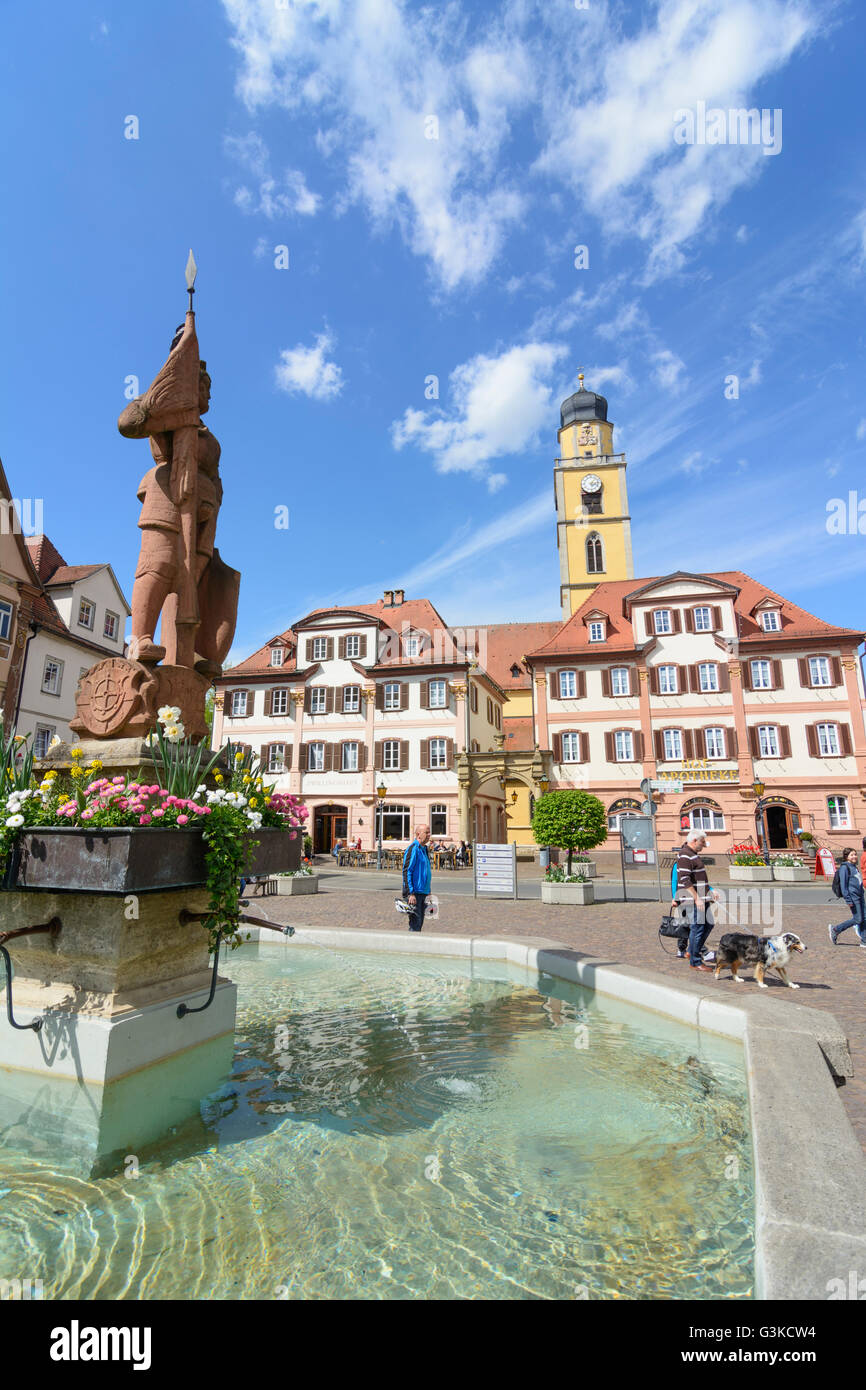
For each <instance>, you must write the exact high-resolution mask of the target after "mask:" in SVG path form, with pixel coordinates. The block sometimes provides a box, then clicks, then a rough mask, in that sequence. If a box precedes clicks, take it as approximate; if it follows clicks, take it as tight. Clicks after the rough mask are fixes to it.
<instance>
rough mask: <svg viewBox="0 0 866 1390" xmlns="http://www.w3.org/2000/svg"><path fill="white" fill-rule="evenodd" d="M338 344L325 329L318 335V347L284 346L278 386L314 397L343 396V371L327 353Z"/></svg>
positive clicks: (278, 374) (276, 375) (276, 369)
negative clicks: (330, 359) (329, 358)
mask: <svg viewBox="0 0 866 1390" xmlns="http://www.w3.org/2000/svg"><path fill="white" fill-rule="evenodd" d="M333 346H334V338H333V336H332V335H331V334H330V333H329V332H328V331H327V330H325V332H324V333H319V334H318V335H317V337H316V345H315V347H304V346H303V344H301V343H298V345H297V346H296V347H293V348H284V349H283V351H282V352H281V353H280V360H279V362H278V363H277V365H276V367H275V368H274V375H275V377H276V381H277V386H278V387H279V388H280V390H281V391H288V392H289V393H290V394H291V395H303V396H309V397H310V398H311V399H312V400H314V401H328V400H332V399H333V398H334V397H335V396H339V394H340V392H341V391H342V389H343V386H344V384H345V383H344V381H343V373H342V370H341V369H340V367H338V366H337V364H336V362H332V361H329V360H328V357H327V354H328V353H329V352H330V351H331V350H332V348H333Z"/></svg>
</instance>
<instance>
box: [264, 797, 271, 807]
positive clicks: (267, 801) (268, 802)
mask: <svg viewBox="0 0 866 1390" xmlns="http://www.w3.org/2000/svg"><path fill="white" fill-rule="evenodd" d="M270 804H271V798H270V797H269V796H266V797H265V805H266V806H270Z"/></svg>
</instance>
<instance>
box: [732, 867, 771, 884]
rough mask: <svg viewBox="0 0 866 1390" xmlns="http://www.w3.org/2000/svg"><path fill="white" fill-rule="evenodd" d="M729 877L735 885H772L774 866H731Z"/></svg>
mask: <svg viewBox="0 0 866 1390" xmlns="http://www.w3.org/2000/svg"><path fill="white" fill-rule="evenodd" d="M728 877H729V878H730V879H731V880H732V881H733V882H734V883H737V882H739V883H771V882H772V879H773V866H772V865H771V864H731V865H730V866H729V868H728Z"/></svg>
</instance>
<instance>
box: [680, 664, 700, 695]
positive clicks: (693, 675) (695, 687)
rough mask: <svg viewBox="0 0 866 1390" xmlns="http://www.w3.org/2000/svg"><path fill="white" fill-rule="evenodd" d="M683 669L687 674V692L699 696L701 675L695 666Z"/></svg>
mask: <svg viewBox="0 0 866 1390" xmlns="http://www.w3.org/2000/svg"><path fill="white" fill-rule="evenodd" d="M683 669H684V670H686V671H688V673H689V690H690V691H691V692H692V694H698V695H699V694H700V693H701V673H700V671H699V670H698V668H697V666H685V667H683Z"/></svg>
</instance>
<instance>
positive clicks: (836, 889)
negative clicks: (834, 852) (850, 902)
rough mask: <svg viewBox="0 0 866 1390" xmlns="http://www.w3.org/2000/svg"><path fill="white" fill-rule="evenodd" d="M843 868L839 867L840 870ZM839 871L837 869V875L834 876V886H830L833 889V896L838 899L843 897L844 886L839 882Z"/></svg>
mask: <svg viewBox="0 0 866 1390" xmlns="http://www.w3.org/2000/svg"><path fill="white" fill-rule="evenodd" d="M841 867H842V865H841V864H840V865H839V869H841ZM839 869H837V870H836V872H835V874H834V875H833V882H832V884H831V885H830V886H831V888H832V889H833V895H834V897H837V898H841V896H842V885H841V883H840V882H839Z"/></svg>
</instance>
